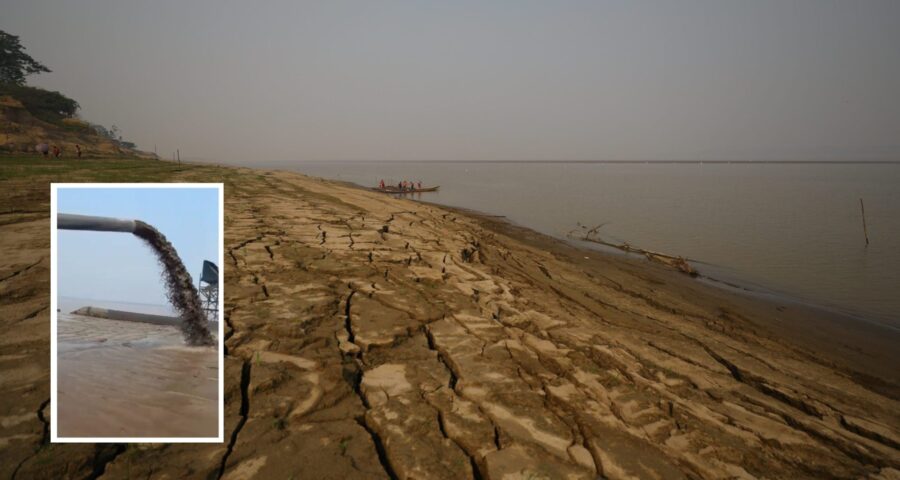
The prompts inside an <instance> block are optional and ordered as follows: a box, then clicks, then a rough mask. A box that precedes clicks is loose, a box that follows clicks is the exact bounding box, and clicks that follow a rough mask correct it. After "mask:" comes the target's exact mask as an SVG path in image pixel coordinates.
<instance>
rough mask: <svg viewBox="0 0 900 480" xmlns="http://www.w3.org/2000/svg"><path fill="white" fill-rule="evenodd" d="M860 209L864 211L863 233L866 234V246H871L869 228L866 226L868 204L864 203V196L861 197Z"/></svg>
mask: <svg viewBox="0 0 900 480" xmlns="http://www.w3.org/2000/svg"><path fill="white" fill-rule="evenodd" d="M859 210H860V212H862V221H863V235H865V236H866V246H867V247H868V246H869V230H868V229H867V228H866V206H865V205H864V204H863V199H862V197H859Z"/></svg>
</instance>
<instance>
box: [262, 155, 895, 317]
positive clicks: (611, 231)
mask: <svg viewBox="0 0 900 480" xmlns="http://www.w3.org/2000/svg"><path fill="white" fill-rule="evenodd" d="M267 166H269V167H273V168H279V169H291V170H295V171H299V172H302V173H305V174H309V175H314V176H319V177H325V178H331V179H338V180H344V181H349V182H354V183H357V184H360V185H366V186H374V185H376V184H377V183H378V181H379V180H380V179H382V178H383V179H384V180H385V181H386V182H388V183H392V184H396V183H397V182H398V181H400V180H404V179H407V180H413V181H420V180H421V181H422V182H423V184H424V185H428V186H432V185H440V187H441V188H440V191H438V192H435V193H425V194H420V195H417V196H414V197H413V198H419V199H421V200H426V201H430V202H435V203H439V204H444V205H450V206H455V207H463V208H469V209H474V210H479V211H482V212H485V213H490V214H495V215H502V216H505V217H507V218H508V219H509V220H511V221H512V222H515V223H517V224H520V225H524V226H527V227H530V228H532V229H534V230H537V231H540V232H542V233H546V234H549V235H553V236H556V237H560V238H565V237H566V235H567V233H568V232H570V231H571V230H573V229H577V228H579V227H578V225H579V223H580V224H582V225H588V226H590V227H593V226H595V225H598V224H601V223H602V224H604V226H603V227H601V228H600V230H599V233H600V236H601V238H603V239H604V240H608V241H613V242H628V243H630V244H632V245H634V246H637V247H641V248H645V249H648V250H654V251H659V252H664V253H668V254H672V255H681V256H685V257H688V258H690V259H693V260H696V263H694V266H695V267H696V268H697V269H698V270H699V271H700V272H701V273H702V274H704V275H708V276H711V277H714V278H717V279H721V280H724V281H728V282H735V283H738V284H740V285H742V286H745V287H748V288H751V289H754V290H760V291H765V292H774V293H777V294H782V295H787V296H790V297H792V298H794V299H797V300H799V301H802V302H804V303H810V304H814V305H819V306H824V307H827V308H830V309H834V310H837V311H840V312H843V313H846V314H850V315H853V316H857V317H860V318H863V319H866V320H871V321H876V322H878V323H881V324H886V325H890V326H893V327H895V328H900V164H846V163H845V164H828V163H809V164H797V163H788V164H774V163H677V164H672V163H635V164H622V163H530V162H498V163H470V162H373V161H367V162H303V163H299V162H298V163H290V164H286V163H283V164H270V165H267ZM860 198H862V199H863V200H864V203H865V214H866V222H867V226H868V236H869V239H870V244H869V245H868V246H866V242H865V237H864V233H863V225H862V216H861V213H860V203H859V199H860ZM586 246H590V245H586Z"/></svg>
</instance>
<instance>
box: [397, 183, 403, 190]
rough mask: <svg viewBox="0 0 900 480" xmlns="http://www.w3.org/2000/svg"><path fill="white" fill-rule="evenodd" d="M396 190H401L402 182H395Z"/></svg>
mask: <svg viewBox="0 0 900 480" xmlns="http://www.w3.org/2000/svg"><path fill="white" fill-rule="evenodd" d="M397 190H403V182H397Z"/></svg>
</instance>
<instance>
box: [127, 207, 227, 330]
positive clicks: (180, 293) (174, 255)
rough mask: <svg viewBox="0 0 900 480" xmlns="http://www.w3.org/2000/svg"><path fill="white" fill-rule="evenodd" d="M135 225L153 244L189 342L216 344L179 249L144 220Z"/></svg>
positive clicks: (169, 297) (138, 233) (138, 232)
mask: <svg viewBox="0 0 900 480" xmlns="http://www.w3.org/2000/svg"><path fill="white" fill-rule="evenodd" d="M134 223H135V226H134V234H135V235H136V236H138V237H140V238H141V239H142V240H144V241H145V242H147V244H148V245H150V247H151V248H152V249H153V251H154V253H156V258H157V259H158V260H159V263H160V265H162V267H163V272H162V276H163V280H164V282H165V286H166V298H168V299H169V302H171V303H172V306H174V307H175V310H177V311H178V313H179V315H180V316H181V318H182V320H183V322H182V324H181V331H182V333H183V334H184V339H185V341H186V342H187V343H188V344H190V345H212V344H213V339H212V336H211V335H210V333H209V327H208V326H207V319H206V314H205V313H204V312H203V306H202V305H201V304H200V295H199V293H198V292H197V288H196V287H194V284H193V282H192V281H191V275H190V274H189V273H188V271H187V269H186V268H184V263H182V261H181V257H179V256H178V252H176V251H175V247H173V246H172V244H171V243H170V242H169V241H168V240H167V239H166V236H165V235H163V234H162V233H160V231H159V230H157V229H156V228H154V227H153V225H150V224H148V223H146V222H142V221H140V220H136V221H135V222H134Z"/></svg>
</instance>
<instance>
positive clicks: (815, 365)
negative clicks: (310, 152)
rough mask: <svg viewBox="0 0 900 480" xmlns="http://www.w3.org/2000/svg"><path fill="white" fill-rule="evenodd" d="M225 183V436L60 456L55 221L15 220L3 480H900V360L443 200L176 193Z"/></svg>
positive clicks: (255, 178) (252, 189)
mask: <svg viewBox="0 0 900 480" xmlns="http://www.w3.org/2000/svg"><path fill="white" fill-rule="evenodd" d="M219 177H224V178H225V181H226V228H225V230H226V245H225V247H226V255H225V259H226V265H225V266H224V267H225V278H226V287H225V288H226V290H225V292H226V293H225V295H226V296H225V298H226V313H225V318H226V322H227V327H226V372H225V377H226V385H225V393H226V397H225V411H226V414H225V435H226V438H225V443H224V444H204V445H184V444H172V445H143V444H142V445H129V446H127V447H126V446H124V445H115V444H113V445H49V444H47V422H48V418H47V415H48V412H49V408H48V400H47V399H48V398H49V393H48V381H49V358H48V351H49V350H48V349H49V346H48V344H47V337H48V334H49V325H48V318H49V313H48V311H47V305H48V290H47V289H48V285H49V283H48V282H49V270H48V269H49V250H48V247H49V239H48V234H47V232H48V228H49V227H48V224H49V222H48V221H47V218H46V214H41V210H40V209H35V212H34V213H32V214H31V215H32V217H29V216H27V215H25V216H21V215H19V214H16V215H17V216H16V217H15V218H17V219H19V220H18V221H15V222H11V223H6V224H4V225H2V226H0V232H2V237H0V250H2V251H3V252H4V254H5V256H6V257H7V258H5V259H3V262H4V263H3V266H2V268H0V294H2V301H0V303H2V308H3V317H2V321H3V322H4V327H5V328H4V330H5V331H11V330H14V331H15V332H16V333H15V334H14V335H11V336H4V337H2V338H3V339H2V340H0V369H2V376H0V384H2V385H0V387H2V389H3V390H4V391H6V392H12V393H13V395H12V397H14V398H6V399H3V400H2V404H0V407H2V412H0V414H2V430H0V431H2V435H0V459H2V462H0V464H2V466H0V475H2V476H4V477H10V476H12V477H14V478H98V477H99V478H104V479H117V478H153V479H166V478H172V479H174V478H198V479H217V478H222V479H234V480H237V479H253V478H259V479H263V478H266V479H268V478H293V479H301V478H331V479H339V478H354V479H356V478H360V479H365V478H397V479H407V478H422V479H457V478H462V479H470V478H474V479H491V480H497V479H515V478H521V479H536V478H551V479H555V478H567V479H581V478H611V479H625V478H865V477H869V478H898V476H900V471H898V470H900V408H898V407H900V403H898V401H897V387H896V383H897V382H896V378H894V377H891V371H892V370H896V368H895V367H896V366H897V364H896V363H893V367H891V362H896V359H897V357H896V354H894V355H893V356H891V355H889V354H885V355H888V356H881V357H877V358H875V359H874V360H871V359H870V360H871V362H872V363H874V364H881V365H882V366H884V364H885V363H886V362H887V365H886V368H885V369H884V370H885V371H886V372H887V373H883V374H878V375H875V374H872V373H871V372H870V374H867V375H865V376H861V375H860V374H859V373H858V372H857V371H856V370H853V369H852V368H850V367H848V364H849V363H851V362H850V361H849V360H847V361H844V360H846V359H847V358H849V357H846V356H841V355H838V354H839V353H840V352H838V351H837V350H835V351H834V352H833V353H834V355H831V356H829V355H818V354H813V353H811V351H810V350H809V349H807V348H805V347H801V346H798V345H797V344H796V343H795V342H792V341H790V340H789V339H786V338H785V336H784V335H777V334H774V333H772V332H773V330H772V329H771V328H769V327H768V325H770V324H771V323H772V320H771V317H775V316H778V317H779V319H780V321H789V320H791V319H792V318H793V317H792V316H791V315H792V313H791V311H787V312H785V311H784V310H785V309H784V308H783V307H779V308H778V309H775V308H770V306H769V305H761V304H760V303H759V302H758V301H755V300H753V301H750V300H746V299H742V298H739V297H738V296H736V295H733V294H730V293H727V292H722V291H718V290H715V289H712V288H710V287H708V286H704V285H701V284H698V283H697V282H696V281H693V280H691V279H688V278H686V277H682V276H679V274H677V273H674V272H670V271H667V270H665V269H663V268H661V267H654V266H651V265H648V264H646V262H640V261H635V260H630V259H624V258H617V257H611V256H605V255H600V254H594V253H590V254H588V253H584V252H579V251H575V250H574V249H571V248H569V247H565V246H558V248H557V249H556V250H553V249H550V248H543V247H545V246H546V245H550V244H552V243H553V242H551V241H550V240H547V239H544V240H541V241H542V242H544V243H543V244H541V243H540V242H535V241H531V240H530V239H529V238H527V237H529V236H531V237H534V236H536V234H533V233H523V231H522V230H518V229H515V228H511V227H510V228H503V227H501V226H497V225H495V224H494V223H492V222H490V221H487V220H485V219H483V218H478V217H476V216H473V215H468V214H465V213H461V212H457V211H451V210H447V209H444V208H440V207H437V206H432V205H428V204H422V203H416V202H413V201H409V200H397V199H393V198H390V197H388V196H384V195H381V194H377V193H371V192H366V191H363V190H360V189H357V188H352V187H348V186H343V185H339V184H336V183H332V182H326V181H321V180H317V179H312V178H309V177H305V176H302V175H296V174H289V173H279V172H262V173H260V172H258V171H252V170H246V169H212V168H206V169H204V168H197V169H196V170H188V171H187V172H186V173H182V174H180V175H179V177H178V178H179V179H180V180H186V181H204V180H207V181H213V180H217V179H218V178H219ZM0 218H3V219H7V218H11V217H9V215H5V216H2V217H0ZM573 252H574V253H573ZM576 254H577V255H584V256H591V257H592V258H591V259H589V260H588V259H585V260H584V261H575V260H576V259H580V258H582V257H575V256H574V255H576ZM787 310H790V309H787ZM795 315H797V318H798V319H799V318H800V317H801V316H802V314H801V313H797V314H795ZM798 321H799V320H798ZM893 345H896V344H895V343H894V344H893ZM889 346H890V345H889ZM851 354H852V352H851V353H850V354H848V355H851ZM874 355H875V354H872V355H870V356H874ZM878 355H882V354H881V353H879V354H878ZM857 364H858V362H857Z"/></svg>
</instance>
